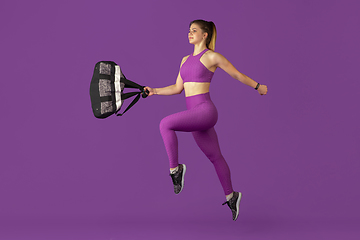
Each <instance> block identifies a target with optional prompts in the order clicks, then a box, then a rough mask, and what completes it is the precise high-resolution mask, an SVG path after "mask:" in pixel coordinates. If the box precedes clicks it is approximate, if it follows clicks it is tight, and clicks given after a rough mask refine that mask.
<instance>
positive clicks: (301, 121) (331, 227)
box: [0, 0, 360, 240]
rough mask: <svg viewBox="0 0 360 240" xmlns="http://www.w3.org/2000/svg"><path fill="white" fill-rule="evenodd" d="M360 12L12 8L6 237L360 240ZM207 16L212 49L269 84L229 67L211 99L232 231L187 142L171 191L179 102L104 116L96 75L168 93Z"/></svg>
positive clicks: (2, 92) (200, 6)
mask: <svg viewBox="0 0 360 240" xmlns="http://www.w3.org/2000/svg"><path fill="white" fill-rule="evenodd" d="M359 7H360V4H359V3H358V1H355V0H353V1H351V0H346V1H334V0H326V1H325V0H323V1H321V0H317V1H314V0H313V1H310V0H309V1H307V0H302V1H300V0H298V1H286V0H276V1H266V0H256V1H254V0H241V1H235V0H232V1H229V0H223V1H214V0H208V1H188V0H183V1H165V0H157V1H74V0H72V1H57V2H53V1H45V0H44V1H40V0H38V1H23V0H22V1H21V0H18V1H7V2H6V3H3V4H2V7H1V9H0V20H1V26H0V30H1V45H0V52H1V58H0V61H1V65H0V66H1V72H2V79H1V88H0V96H1V103H2V104H1V106H2V109H1V135H0V136H1V137H0V139H1V162H0V193H1V196H0V239H99V240H100V239H169V238H170V237H171V238H172V239H205V238H207V239H325V238H326V239H340V238H341V239H358V237H359V236H360V231H359V230H357V227H356V226H359V224H360V218H359V215H360V208H359V202H360V193H359V190H358V188H359V181H360V176H359V169H360V164H359V159H360V150H359V143H360V128H359V122H360V115H359V87H360V83H359V80H358V79H359V77H358V71H357V70H358V68H359V63H360V61H359V60H360V57H359V56H360V48H359V42H360V33H359V24H360V18H359V14H358V10H359ZM198 18H201V19H205V20H212V21H213V22H215V24H216V26H217V30H218V38H217V42H216V51H217V52H219V53H221V54H223V55H224V56H225V57H226V58H227V59H228V60H230V62H232V63H233V65H234V66H235V67H236V68H237V69H238V70H239V71H240V72H242V73H244V74H246V75H248V76H250V77H251V78H253V79H254V80H255V81H258V82H260V83H262V84H266V85H267V86H268V88H269V92H268V95H266V96H260V95H259V94H258V93H257V92H256V91H254V90H253V89H251V88H250V87H248V86H246V85H244V84H241V83H240V82H238V81H236V80H234V79H232V78H231V77H230V76H229V75H227V74H226V73H225V72H224V71H222V70H221V69H218V70H217V71H216V73H215V75H214V78H213V82H212V86H211V90H210V92H211V96H212V100H213V102H214V103H215V105H216V106H217V108H218V111H219V121H218V123H217V125H216V130H217V133H218V137H219V140H220V146H221V149H222V152H223V155H224V156H225V158H226V160H227V162H228V164H229V166H230V169H231V172H232V181H233V186H234V189H235V190H237V191H241V192H243V194H244V196H243V200H242V203H241V212H240V215H239V219H238V221H236V222H233V221H232V220H231V213H230V210H229V209H228V207H227V206H221V203H223V201H224V200H225V198H224V196H223V191H222V188H221V186H220V183H219V181H218V179H217V176H216V174H215V171H214V169H213V166H212V164H211V163H210V161H209V160H208V159H207V158H206V157H205V156H204V155H203V153H202V152H201V151H200V150H199V149H198V147H197V146H196V144H195V141H194V140H193V138H192V135H191V134H188V133H179V134H178V138H179V150H180V162H182V163H186V164H187V166H188V171H187V176H186V183H185V188H184V191H183V192H182V193H181V194H180V195H175V194H174V193H173V190H172V183H171V179H170V177H169V175H168V160H167V156H166V152H165V148H164V146H163V142H162V139H161V136H160V133H159V128H158V125H159V122H160V120H161V119H162V118H163V117H165V116H167V115H169V114H171V113H175V112H178V111H181V110H184V109H185V100H184V93H182V94H180V95H175V96H155V97H150V98H148V99H140V101H139V103H138V104H137V105H136V106H135V107H134V108H133V109H131V110H130V111H129V112H128V113H126V114H125V115H124V116H123V117H115V116H112V117H110V118H108V119H105V120H99V119H96V118H95V117H94V116H93V114H92V111H91V105H90V97H89V86H90V80H91V76H92V71H93V67H94V64H95V63H96V62H97V61H100V60H111V61H115V62H116V63H118V64H119V65H120V66H121V68H122V70H123V71H124V73H125V75H126V76H127V78H129V79H130V80H133V81H135V82H138V83H140V84H142V85H148V86H151V87H163V86H167V85H171V84H173V83H174V82H175V80H176V76H177V74H178V70H179V65H180V61H181V58H182V57H183V56H185V55H187V54H190V53H191V52H192V51H193V48H192V47H193V46H192V45H190V44H189V43H188V41H187V32H188V24H189V22H190V21H191V20H194V19H198Z"/></svg>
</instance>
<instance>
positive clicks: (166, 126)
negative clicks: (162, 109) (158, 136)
mask: <svg viewBox="0 0 360 240" xmlns="http://www.w3.org/2000/svg"><path fill="white" fill-rule="evenodd" d="M159 128H160V132H163V131H166V130H169V129H170V121H169V118H168V117H164V118H163V119H162V120H161V121H160V124H159Z"/></svg>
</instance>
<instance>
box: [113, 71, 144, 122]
mask: <svg viewBox="0 0 360 240" xmlns="http://www.w3.org/2000/svg"><path fill="white" fill-rule="evenodd" d="M124 77H125V75H124ZM122 82H124V83H125V86H124V88H137V89H139V90H141V92H128V93H123V94H121V99H122V100H125V99H128V98H130V97H132V96H135V95H137V96H136V97H135V98H134V100H133V101H132V102H131V103H130V104H129V106H127V108H126V109H125V111H124V112H123V113H118V112H119V110H120V109H119V110H118V111H116V112H115V113H116V116H122V115H123V114H124V113H125V112H127V110H129V109H130V108H131V107H132V106H134V105H135V103H137V102H138V101H139V99H140V95H142V97H143V98H146V97H147V96H148V94H149V91H148V90H146V92H145V90H144V87H145V86H141V85H139V84H137V83H135V82H133V81H130V80H129V79H126V77H125V79H123V80H122Z"/></svg>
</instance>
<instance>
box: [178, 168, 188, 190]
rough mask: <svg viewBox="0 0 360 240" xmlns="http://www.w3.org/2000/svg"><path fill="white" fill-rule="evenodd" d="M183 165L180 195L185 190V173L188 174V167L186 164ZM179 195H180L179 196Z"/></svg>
mask: <svg viewBox="0 0 360 240" xmlns="http://www.w3.org/2000/svg"><path fill="white" fill-rule="evenodd" d="M182 165H183V172H182V176H181V190H180V192H179V193H181V191H182V190H183V188H184V176H185V172H186V166H185V164H182ZM179 193H178V194H179Z"/></svg>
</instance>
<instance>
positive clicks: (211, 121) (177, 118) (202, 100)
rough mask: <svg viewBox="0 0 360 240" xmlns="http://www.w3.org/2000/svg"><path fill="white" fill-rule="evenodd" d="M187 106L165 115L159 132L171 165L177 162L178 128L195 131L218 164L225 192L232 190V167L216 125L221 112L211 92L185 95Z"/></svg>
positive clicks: (206, 152) (201, 143) (214, 161)
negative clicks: (221, 146)
mask: <svg viewBox="0 0 360 240" xmlns="http://www.w3.org/2000/svg"><path fill="white" fill-rule="evenodd" d="M186 106H187V110H186V111H182V112H179V113H175V114H172V115H169V116H167V117H165V118H163V119H162V120H161V122H160V132H161V136H162V138H163V140H164V144H165V148H166V152H167V154H168V157H169V161H170V168H175V167H177V166H178V164H179V162H178V139H177V136H176V133H175V131H182V132H192V134H193V136H194V139H195V141H196V143H197V145H198V146H199V148H200V149H201V150H202V151H203V152H204V153H205V155H206V156H207V157H208V158H209V159H210V161H211V162H212V164H213V165H214V167H215V170H216V173H217V175H218V177H219V180H220V183H221V186H222V187H223V189H224V192H225V195H228V194H230V193H232V192H233V188H232V184H231V176H230V169H229V166H228V165H227V163H226V161H225V159H224V157H223V156H222V154H221V151H220V147H219V142H218V138H217V135H216V132H215V129H214V125H215V124H216V122H217V118H218V113H217V110H216V108H215V105H214V104H213V102H212V101H211V99H210V94H209V93H204V94H199V95H195V96H191V97H186Z"/></svg>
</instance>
